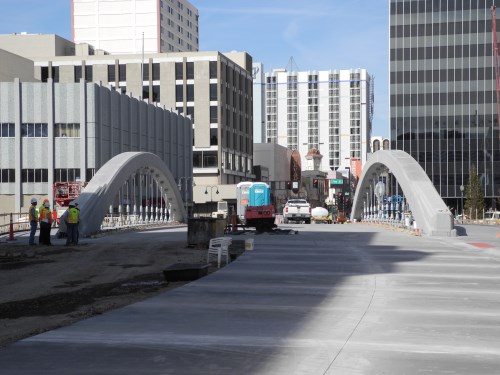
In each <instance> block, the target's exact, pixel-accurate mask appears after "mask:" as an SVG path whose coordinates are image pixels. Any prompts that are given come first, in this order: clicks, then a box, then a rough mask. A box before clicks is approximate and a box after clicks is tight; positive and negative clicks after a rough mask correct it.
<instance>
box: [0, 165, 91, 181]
mask: <svg viewBox="0 0 500 375" xmlns="http://www.w3.org/2000/svg"><path fill="white" fill-rule="evenodd" d="M93 174H94V170H93V169H88V170H87V176H86V178H87V181H90V179H91V178H92V176H93ZM79 179H80V169H78V168H57V169H54V182H69V181H77V180H79ZM48 181H49V170H48V169H46V168H39V169H36V168H27V169H22V170H21V182H48ZM12 182H16V172H15V169H11V168H7V169H0V183H12Z"/></svg>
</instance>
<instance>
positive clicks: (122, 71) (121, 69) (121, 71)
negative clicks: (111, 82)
mask: <svg viewBox="0 0 500 375" xmlns="http://www.w3.org/2000/svg"><path fill="white" fill-rule="evenodd" d="M118 79H119V81H122V82H123V81H126V80H127V65H125V64H120V65H118Z"/></svg>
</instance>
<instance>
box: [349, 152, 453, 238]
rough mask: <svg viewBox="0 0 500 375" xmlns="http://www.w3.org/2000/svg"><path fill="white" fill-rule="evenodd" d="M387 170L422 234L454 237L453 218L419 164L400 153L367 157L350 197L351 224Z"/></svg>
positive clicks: (378, 153) (404, 153)
mask: <svg viewBox="0 0 500 375" xmlns="http://www.w3.org/2000/svg"><path fill="white" fill-rule="evenodd" d="M386 169H389V170H390V171H391V173H392V174H393V175H394V176H395V177H396V179H397V181H398V183H399V185H400V186H401V188H402V189H403V192H404V195H405V197H406V200H407V202H408V204H409V205H410V207H411V211H412V215H413V217H414V218H415V220H416V222H417V224H418V227H419V228H421V229H422V232H423V233H424V234H426V235H430V236H449V237H455V236H456V229H454V224H453V215H452V214H451V212H450V210H449V209H448V207H446V204H445V203H444V202H443V200H442V199H441V196H440V195H439V194H438V192H437V191H436V188H435V187H434V185H433V184H432V182H431V181H430V180H429V177H427V174H426V173H425V171H424V170H423V169H422V167H421V166H420V164H418V163H417V161H416V160H415V159H414V158H413V157H411V155H409V154H408V153H406V152H404V151H401V150H380V151H377V152H375V153H373V154H372V155H371V157H370V158H369V160H368V162H367V163H366V165H365V166H364V168H363V173H362V174H361V178H360V180H359V183H358V187H357V189H356V194H355V195H354V201H353V207H352V211H351V220H354V219H356V220H360V219H361V213H362V211H363V200H364V198H365V196H366V191H367V189H369V187H370V184H371V183H372V182H373V179H374V177H378V175H379V174H380V173H381V172H382V171H383V170H386Z"/></svg>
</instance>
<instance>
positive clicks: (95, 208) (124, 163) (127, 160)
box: [77, 152, 186, 236]
mask: <svg viewBox="0 0 500 375" xmlns="http://www.w3.org/2000/svg"><path fill="white" fill-rule="evenodd" d="M140 169H143V170H147V171H148V172H149V173H151V174H152V175H153V176H154V178H155V179H156V181H157V182H158V185H159V186H161V187H163V191H164V194H165V195H166V196H167V199H168V202H169V203H171V205H172V206H171V212H172V213H171V217H172V219H173V220H177V221H185V220H186V211H185V209H184V206H183V202H182V198H181V194H180V192H179V189H178V188H177V184H176V183H175V179H174V177H173V176H172V173H171V172H170V170H169V169H168V167H167V166H166V164H165V163H164V162H163V160H161V159H160V158H159V157H158V156H156V155H155V154H152V153H149V152H124V153H122V154H119V155H117V156H115V157H114V158H112V159H111V160H109V161H108V162H107V163H106V164H104V165H103V166H102V167H101V168H100V169H99V170H98V172H97V173H96V174H95V176H94V177H93V178H92V180H91V181H90V182H89V184H88V185H87V186H86V187H85V189H84V190H83V191H82V193H81V194H80V196H79V197H78V199H77V202H78V205H79V207H80V210H81V215H80V218H81V223H80V226H79V231H80V234H81V235H82V236H87V235H90V234H92V233H95V232H97V231H98V230H99V229H100V226H101V223H102V220H103V219H104V216H105V215H106V213H107V210H108V207H109V205H110V204H112V203H113V199H114V198H115V196H116V194H117V193H118V191H119V189H120V188H121V187H122V186H123V184H124V183H125V181H127V180H128V178H129V177H130V176H131V175H132V174H134V173H136V172H137V171H138V170H140Z"/></svg>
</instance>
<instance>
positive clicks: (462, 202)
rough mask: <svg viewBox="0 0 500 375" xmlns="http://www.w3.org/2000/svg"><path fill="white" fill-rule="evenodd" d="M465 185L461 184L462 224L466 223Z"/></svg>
mask: <svg viewBox="0 0 500 375" xmlns="http://www.w3.org/2000/svg"><path fill="white" fill-rule="evenodd" d="M464 189H465V187H464V185H460V192H461V193H462V199H461V206H462V224H463V223H464Z"/></svg>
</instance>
